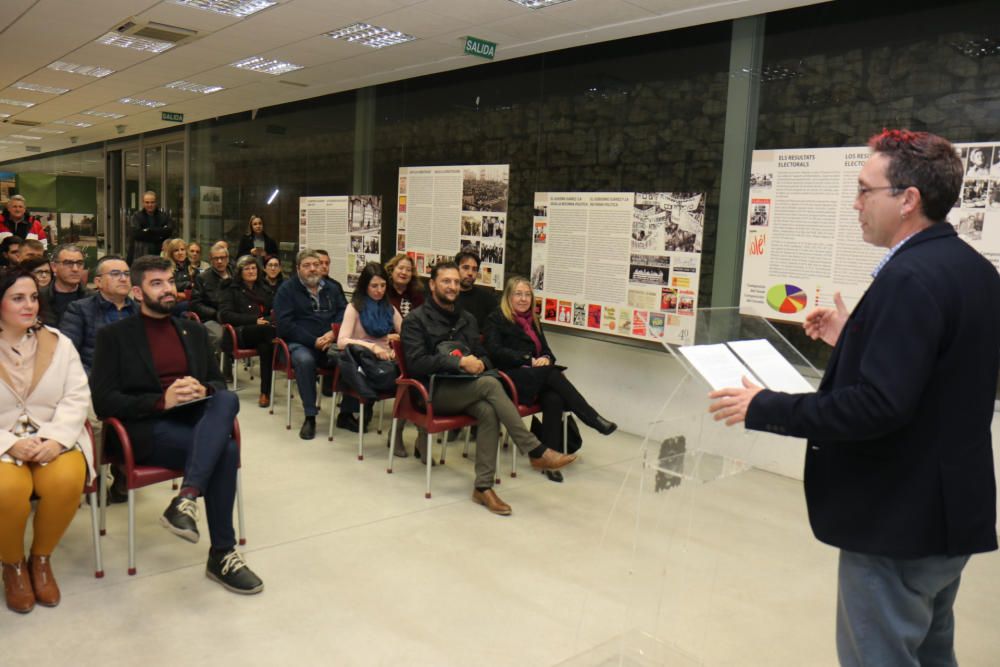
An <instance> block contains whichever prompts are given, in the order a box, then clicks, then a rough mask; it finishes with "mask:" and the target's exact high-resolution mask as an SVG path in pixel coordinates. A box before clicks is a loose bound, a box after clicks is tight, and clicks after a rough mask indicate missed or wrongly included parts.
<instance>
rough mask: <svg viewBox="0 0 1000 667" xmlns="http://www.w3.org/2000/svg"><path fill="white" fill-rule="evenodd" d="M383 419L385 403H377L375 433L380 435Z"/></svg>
mask: <svg viewBox="0 0 1000 667" xmlns="http://www.w3.org/2000/svg"><path fill="white" fill-rule="evenodd" d="M383 417H385V401H379V404H378V430H377V431H376V433H378V434H379V435H382V418H383Z"/></svg>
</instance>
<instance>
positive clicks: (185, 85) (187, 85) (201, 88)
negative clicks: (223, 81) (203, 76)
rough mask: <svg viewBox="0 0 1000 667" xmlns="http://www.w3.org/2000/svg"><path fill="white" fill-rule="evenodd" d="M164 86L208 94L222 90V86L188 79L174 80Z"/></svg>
mask: <svg viewBox="0 0 1000 667" xmlns="http://www.w3.org/2000/svg"><path fill="white" fill-rule="evenodd" d="M164 88H173V89H174V90H186V91H188V92H190V93H202V94H204V95H208V94H210V93H217V92H219V91H220V90H223V88H222V86H209V85H206V84H204V83H191V82H190V81H174V82H173V83H168V84H167V85H166V86H164Z"/></svg>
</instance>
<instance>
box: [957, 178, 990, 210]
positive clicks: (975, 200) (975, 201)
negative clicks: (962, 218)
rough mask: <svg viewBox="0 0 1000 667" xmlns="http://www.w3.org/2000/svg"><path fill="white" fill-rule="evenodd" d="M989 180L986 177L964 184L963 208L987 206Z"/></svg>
mask: <svg viewBox="0 0 1000 667" xmlns="http://www.w3.org/2000/svg"><path fill="white" fill-rule="evenodd" d="M988 188H989V181H987V180H986V179H985V178H983V179H980V180H976V181H966V182H965V183H963V184H962V208H986V192H987V190H988Z"/></svg>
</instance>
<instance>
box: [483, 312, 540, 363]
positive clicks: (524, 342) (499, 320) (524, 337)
mask: <svg viewBox="0 0 1000 667" xmlns="http://www.w3.org/2000/svg"><path fill="white" fill-rule="evenodd" d="M535 333H536V334H538V339H539V340H540V341H541V343H542V353H541V354H536V353H535V342H534V341H533V340H531V338H530V337H529V336H528V334H526V333H524V329H522V328H521V326H520V325H519V324H517V322H511V321H510V320H508V319H507V318H506V317H504V314H503V311H501V310H500V309H499V308H497V309H496V310H494V311H493V312H492V313H490V316H489V317H487V318H486V351H487V352H488V353H489V355H490V359H492V360H493V363H494V364H496V366H497V368H499V369H500V370H502V371H506V370H509V369H512V368H519V367H521V366H530V365H531V359H532V357H548V358H549V359H551V360H552V361H553V362H554V361H555V360H556V355H555V354H553V353H552V349H551V348H550V347H549V344H548V341H546V340H545V334H544V333H543V332H542V331H541V330H540V329H535Z"/></svg>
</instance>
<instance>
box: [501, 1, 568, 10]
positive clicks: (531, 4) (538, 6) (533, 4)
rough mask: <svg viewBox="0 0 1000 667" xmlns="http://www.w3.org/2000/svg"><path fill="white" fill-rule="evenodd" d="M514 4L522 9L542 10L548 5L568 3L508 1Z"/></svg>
mask: <svg viewBox="0 0 1000 667" xmlns="http://www.w3.org/2000/svg"><path fill="white" fill-rule="evenodd" d="M510 1H511V2H515V3H517V4H519V5H521V6H522V7H527V8H528V9H542V8H543V7H548V6H549V5H558V4H559V3H560V2H569V0H510Z"/></svg>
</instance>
